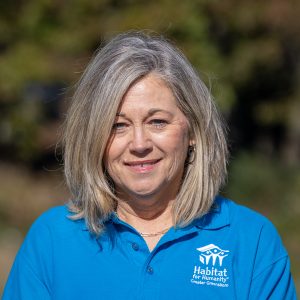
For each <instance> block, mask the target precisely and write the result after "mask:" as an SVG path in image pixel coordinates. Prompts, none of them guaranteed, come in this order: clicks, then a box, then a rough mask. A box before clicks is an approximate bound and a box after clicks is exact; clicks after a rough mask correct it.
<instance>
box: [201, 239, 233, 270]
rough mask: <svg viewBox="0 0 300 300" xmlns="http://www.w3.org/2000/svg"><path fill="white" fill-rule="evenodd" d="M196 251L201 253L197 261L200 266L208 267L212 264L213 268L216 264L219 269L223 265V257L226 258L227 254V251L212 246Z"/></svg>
mask: <svg viewBox="0 0 300 300" xmlns="http://www.w3.org/2000/svg"><path fill="white" fill-rule="evenodd" d="M197 250H198V251H200V252H201V254H200V255H199V259H200V262H201V263H202V264H204V265H209V264H210V263H212V265H213V266H215V264H218V265H219V266H220V267H221V266H222V264H223V259H224V257H226V256H228V253H229V250H223V249H221V248H220V247H218V246H216V245H214V244H209V245H207V246H204V247H201V248H197Z"/></svg>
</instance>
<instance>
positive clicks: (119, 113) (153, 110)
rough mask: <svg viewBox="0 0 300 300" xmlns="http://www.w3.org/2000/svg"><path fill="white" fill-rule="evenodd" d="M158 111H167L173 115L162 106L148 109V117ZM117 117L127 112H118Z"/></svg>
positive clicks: (123, 115)
mask: <svg viewBox="0 0 300 300" xmlns="http://www.w3.org/2000/svg"><path fill="white" fill-rule="evenodd" d="M158 112H163V113H167V114H168V115H172V114H171V113H170V112H169V111H167V110H165V109H161V108H151V109H150V110H149V111H148V117H150V116H153V115H154V114H156V113H158ZM116 116H117V117H126V114H125V113H123V112H118V113H117V114H116Z"/></svg>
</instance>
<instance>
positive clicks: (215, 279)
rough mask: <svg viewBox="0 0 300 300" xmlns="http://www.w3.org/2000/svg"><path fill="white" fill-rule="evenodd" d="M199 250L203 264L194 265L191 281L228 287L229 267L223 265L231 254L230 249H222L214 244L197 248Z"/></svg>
mask: <svg viewBox="0 0 300 300" xmlns="http://www.w3.org/2000/svg"><path fill="white" fill-rule="evenodd" d="M197 250H198V251H199V252H200V255H199V260H200V262H201V263H202V265H200V266H198V265H195V266H194V273H193V276H192V279H191V283H194V284H199V285H212V286H217V287H228V286H229V276H228V270H227V268H222V265H223V260H224V258H225V257H227V256H228V255H229V252H230V251H229V250H224V249H221V248H220V247H218V246H216V245H214V244H209V245H206V246H203V247H200V248H197ZM203 265H204V266H203Z"/></svg>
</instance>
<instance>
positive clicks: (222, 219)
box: [193, 196, 230, 230]
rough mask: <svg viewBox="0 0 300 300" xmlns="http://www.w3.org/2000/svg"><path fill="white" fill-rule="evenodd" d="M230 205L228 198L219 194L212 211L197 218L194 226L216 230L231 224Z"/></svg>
mask: <svg viewBox="0 0 300 300" xmlns="http://www.w3.org/2000/svg"><path fill="white" fill-rule="evenodd" d="M229 205H230V201H229V200H228V199H226V198H223V197H221V196H217V197H216V198H215V201H214V203H213V205H212V208H211V209H210V211H209V212H208V213H207V214H206V215H204V216H203V217H201V218H199V219H196V220H195V221H194V222H193V224H194V226H196V227H198V228H201V229H204V230H216V229H220V228H222V227H225V226H228V225H230V218H229Z"/></svg>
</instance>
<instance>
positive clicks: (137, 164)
mask: <svg viewBox="0 0 300 300" xmlns="http://www.w3.org/2000/svg"><path fill="white" fill-rule="evenodd" d="M159 161H161V159H153V160H143V161H131V162H126V163H125V166H128V167H129V168H130V169H131V170H132V171H134V172H137V173H146V172H150V171H152V170H153V169H154V168H155V165H156V164H157V163H158V162H159Z"/></svg>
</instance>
